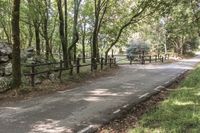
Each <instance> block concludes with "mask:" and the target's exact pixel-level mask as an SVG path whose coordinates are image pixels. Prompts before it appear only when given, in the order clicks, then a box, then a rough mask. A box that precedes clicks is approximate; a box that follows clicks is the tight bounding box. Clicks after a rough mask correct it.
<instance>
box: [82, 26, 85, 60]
mask: <svg viewBox="0 0 200 133" xmlns="http://www.w3.org/2000/svg"><path fill="white" fill-rule="evenodd" d="M85 32H86V23H84V25H83V31H82V56H83V57H82V58H83V63H85V62H86V61H85Z"/></svg>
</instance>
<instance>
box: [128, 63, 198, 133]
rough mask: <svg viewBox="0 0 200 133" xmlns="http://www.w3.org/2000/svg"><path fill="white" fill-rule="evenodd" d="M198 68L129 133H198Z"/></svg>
mask: <svg viewBox="0 0 200 133" xmlns="http://www.w3.org/2000/svg"><path fill="white" fill-rule="evenodd" d="M199 132H200V66H198V67H197V69H195V70H194V71H193V72H192V73H191V74H190V75H189V76H188V77H187V78H186V79H185V80H184V81H183V82H182V83H181V84H180V86H179V87H178V89H177V90H175V91H173V92H171V94H170V95H169V98H167V99H166V100H165V101H163V102H161V104H160V105H158V106H157V107H155V108H154V109H152V110H150V111H149V112H148V113H146V114H145V115H143V116H142V118H141V120H139V122H138V123H137V126H136V128H134V129H129V133H199Z"/></svg>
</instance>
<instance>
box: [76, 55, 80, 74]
mask: <svg viewBox="0 0 200 133" xmlns="http://www.w3.org/2000/svg"><path fill="white" fill-rule="evenodd" d="M76 73H77V74H79V73H80V58H79V57H77V60H76Z"/></svg>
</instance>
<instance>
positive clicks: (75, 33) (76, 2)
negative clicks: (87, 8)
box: [68, 0, 81, 65]
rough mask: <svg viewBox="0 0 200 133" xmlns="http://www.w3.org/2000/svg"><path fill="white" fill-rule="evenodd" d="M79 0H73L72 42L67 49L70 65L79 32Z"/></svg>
mask: <svg viewBox="0 0 200 133" xmlns="http://www.w3.org/2000/svg"><path fill="white" fill-rule="evenodd" d="M80 2H81V0H74V24H73V33H72V44H71V46H70V47H69V49H68V54H69V63H70V65H71V61H72V56H73V55H74V57H75V54H76V51H75V49H73V48H74V47H76V44H77V42H78V40H79V33H78V28H77V26H78V13H79V6H80ZM72 50H74V54H72ZM75 60H76V57H75V58H74V61H75Z"/></svg>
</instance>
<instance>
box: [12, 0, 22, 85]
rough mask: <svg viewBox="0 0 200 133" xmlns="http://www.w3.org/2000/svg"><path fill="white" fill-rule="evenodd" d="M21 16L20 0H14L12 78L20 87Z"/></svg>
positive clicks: (14, 83)
mask: <svg viewBox="0 0 200 133" xmlns="http://www.w3.org/2000/svg"><path fill="white" fill-rule="evenodd" d="M19 18H20V0H14V1H13V11H12V37H13V55H12V70H13V72H12V78H13V87H14V88H18V87H19V86H20V85H21V58H20V29H19Z"/></svg>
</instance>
